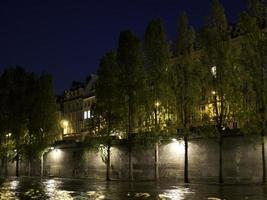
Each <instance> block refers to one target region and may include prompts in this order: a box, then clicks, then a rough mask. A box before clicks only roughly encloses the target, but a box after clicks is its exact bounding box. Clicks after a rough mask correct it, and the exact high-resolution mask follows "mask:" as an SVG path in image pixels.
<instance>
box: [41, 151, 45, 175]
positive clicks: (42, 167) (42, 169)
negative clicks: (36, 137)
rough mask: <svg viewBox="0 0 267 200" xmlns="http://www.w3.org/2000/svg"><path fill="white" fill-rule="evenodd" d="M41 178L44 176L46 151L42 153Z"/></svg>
mask: <svg viewBox="0 0 267 200" xmlns="http://www.w3.org/2000/svg"><path fill="white" fill-rule="evenodd" d="M40 176H41V178H42V177H43V176H44V153H42V155H41V171H40Z"/></svg>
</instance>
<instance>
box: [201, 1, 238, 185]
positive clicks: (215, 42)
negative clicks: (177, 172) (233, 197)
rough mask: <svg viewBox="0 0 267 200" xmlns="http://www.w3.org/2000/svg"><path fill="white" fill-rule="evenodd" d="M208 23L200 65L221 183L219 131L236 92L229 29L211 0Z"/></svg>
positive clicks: (220, 131)
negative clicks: (202, 71) (201, 63)
mask: <svg viewBox="0 0 267 200" xmlns="http://www.w3.org/2000/svg"><path fill="white" fill-rule="evenodd" d="M211 11H212V12H211V16H210V18H209V22H208V24H207V25H206V26H205V27H204V28H203V30H202V33H201V45H202V49H203V54H204V56H203V59H202V62H203V65H204V67H205V68H206V75H207V77H206V80H207V82H206V88H207V91H208V92H209V94H208V96H210V103H211V105H212V110H214V112H212V118H213V120H214V122H215V125H216V130H215V131H216V133H217V134H216V135H217V137H218V143H219V183H223V174H222V164H223V163H222V162H223V160H222V144H223V132H224V130H225V129H226V127H227V123H228V120H229V119H230V118H231V117H232V113H233V112H235V106H232V105H236V102H235V101H236V100H238V99H237V98H233V96H235V94H236V91H235V89H236V84H237V83H236V80H237V79H235V78H236V77H235V75H236V73H235V70H236V69H235V67H234V62H233V59H232V56H233V55H232V52H231V46H230V31H229V27H228V23H227V19H226V16H225V13H224V8H223V6H222V5H221V4H220V2H219V1H218V0H214V1H213V4H212V9H211Z"/></svg>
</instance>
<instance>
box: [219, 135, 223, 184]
mask: <svg viewBox="0 0 267 200" xmlns="http://www.w3.org/2000/svg"><path fill="white" fill-rule="evenodd" d="M222 145H223V140H222V132H221V131H220V132H219V183H220V184H222V183H223V173H222V165H223V160H222Z"/></svg>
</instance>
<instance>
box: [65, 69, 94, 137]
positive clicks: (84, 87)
mask: <svg viewBox="0 0 267 200" xmlns="http://www.w3.org/2000/svg"><path fill="white" fill-rule="evenodd" d="M96 80H97V76H96V75H94V74H91V75H90V76H88V77H87V78H86V80H85V82H76V81H75V82H73V83H72V85H71V87H70V89H68V90H65V91H64V94H63V97H62V102H61V105H62V107H61V112H62V114H61V127H62V130H63V135H62V137H63V140H68V139H72V140H76V141H82V140H83V139H84V137H85V136H86V135H87V134H88V128H87V119H89V118H91V106H92V105H93V103H94V101H95V96H94V95H95V85H96Z"/></svg>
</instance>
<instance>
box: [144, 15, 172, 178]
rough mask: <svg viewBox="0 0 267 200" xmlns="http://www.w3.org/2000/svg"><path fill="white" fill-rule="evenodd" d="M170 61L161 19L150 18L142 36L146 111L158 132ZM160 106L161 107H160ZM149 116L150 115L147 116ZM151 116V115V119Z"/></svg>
mask: <svg viewBox="0 0 267 200" xmlns="http://www.w3.org/2000/svg"><path fill="white" fill-rule="evenodd" d="M169 62H170V51H169V43H168V41H167V38H166V33H165V30H164V26H163V23H162V20H161V19H155V20H152V21H151V22H150V23H149V24H148V26H147V29H146V32H145V38H144V63H145V69H146V72H147V76H146V77H147V85H148V88H149V89H148V97H149V98H148V99H147V101H146V103H147V104H148V105H147V107H148V108H149V109H148V110H147V112H149V113H154V116H153V117H154V122H152V123H151V125H150V129H151V128H152V132H154V133H156V134H158V132H159V131H160V129H161V128H162V127H160V122H161V123H162V124H163V123H164V121H162V120H164V115H163V114H164V113H159V112H160V110H161V111H162V112H164V111H165V112H166V110H167V108H168V106H169V105H168V103H169V102H168V98H167V97H168V94H167V92H168V84H167V78H166V77H167V71H168V68H169ZM160 108H161V109H160ZM149 117H150V116H149ZM153 117H151V118H152V119H153ZM160 117H161V121H160ZM158 178H159V172H158V143H156V144H155V179H156V180H157V179H158Z"/></svg>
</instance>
